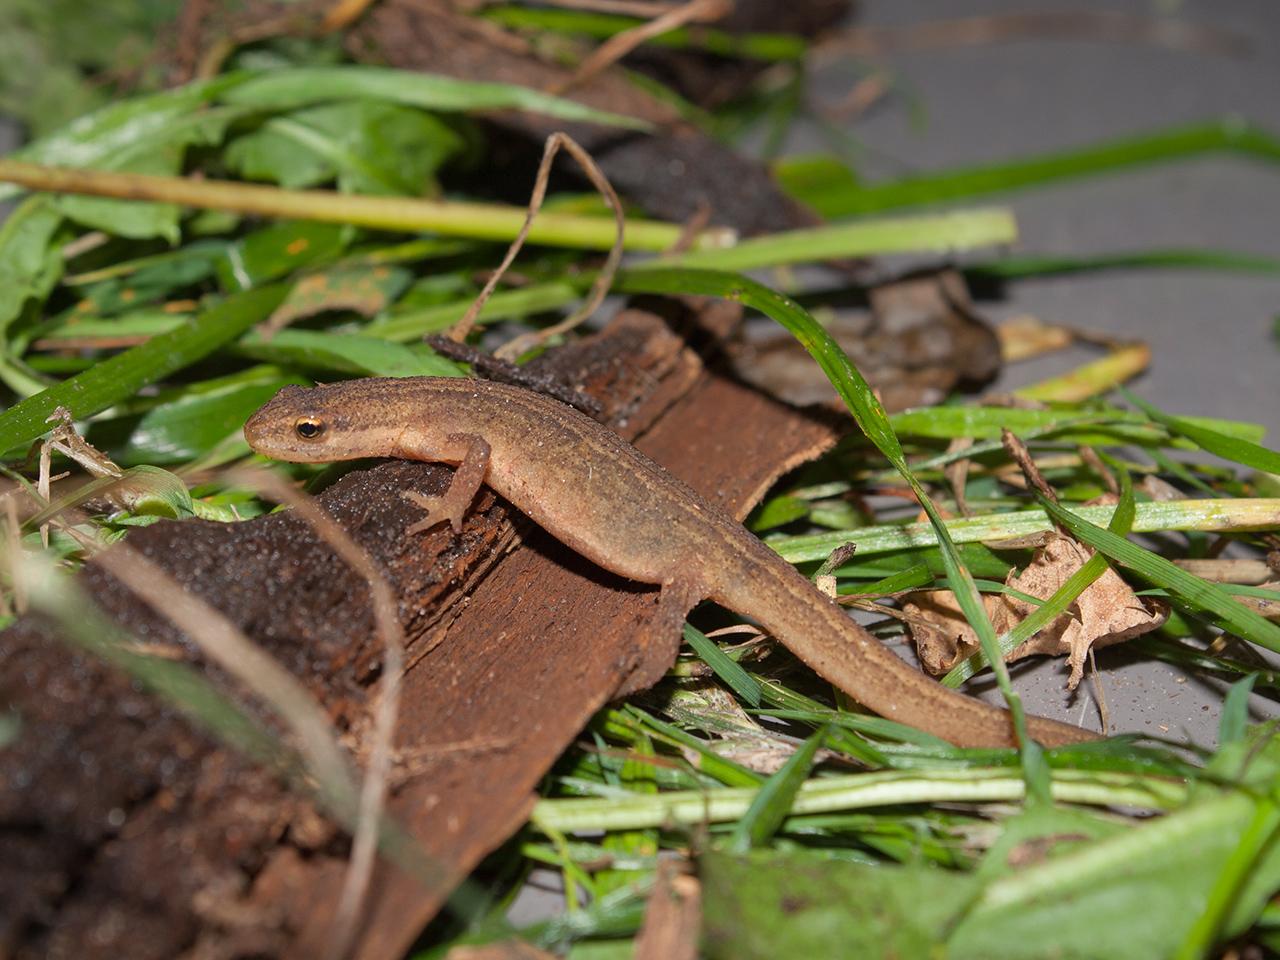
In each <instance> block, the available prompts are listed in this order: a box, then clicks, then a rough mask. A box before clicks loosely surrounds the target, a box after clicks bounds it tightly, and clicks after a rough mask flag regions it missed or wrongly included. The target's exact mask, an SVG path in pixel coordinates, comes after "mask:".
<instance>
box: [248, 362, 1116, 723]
mask: <svg viewBox="0 0 1280 960" xmlns="http://www.w3.org/2000/svg"><path fill="white" fill-rule="evenodd" d="M244 433H245V439H247V440H248V442H249V445H250V446H252V447H253V448H254V449H255V450H256V451H258V452H259V453H262V454H265V455H266V456H269V457H274V458H276V459H280V460H292V461H300V462H327V461H332V460H352V459H357V458H362V457H402V458H406V459H411V460H426V461H432V462H441V463H449V464H454V465H461V466H460V469H459V470H458V472H457V474H456V475H455V479H454V482H453V485H452V486H451V487H450V489H449V491H448V492H447V493H446V494H445V495H444V496H443V497H438V498H426V497H422V496H421V495H412V496H411V499H414V501H415V502H417V503H420V504H421V505H422V506H424V507H425V508H427V510H428V513H429V516H428V519H427V520H426V521H424V523H422V524H418V525H415V527H416V528H422V527H425V526H432V525H434V524H436V523H440V522H444V521H446V520H447V521H449V522H451V523H452V524H453V526H454V528H455V529H458V528H459V526H460V524H461V520H462V515H463V513H464V512H465V510H466V508H467V506H468V505H469V504H470V502H471V500H472V498H473V497H474V495H475V491H476V489H477V488H478V487H479V485H480V483H481V482H484V483H487V484H488V485H489V486H490V487H492V488H493V489H494V490H495V491H497V492H498V493H499V494H501V495H502V496H503V497H505V498H506V499H507V500H509V501H511V503H513V504H514V505H515V506H516V507H518V508H519V509H520V510H521V511H523V512H524V513H525V514H527V515H528V516H529V517H530V518H532V519H533V520H534V521H535V522H536V523H538V524H539V525H540V526H541V527H543V528H544V529H545V530H547V531H548V532H549V533H551V534H552V535H553V536H555V537H556V539H558V540H560V541H561V542H562V543H564V544H565V545H566V546H568V547H570V548H571V549H573V550H575V551H577V552H578V553H581V554H582V555H583V556H585V557H587V558H589V559H590V560H592V561H593V562H595V563H597V564H599V565H600V566H601V567H604V568H605V569H606V570H610V571H612V572H613V573H616V574H619V575H621V576H624V577H628V578H630V579H633V580H638V581H640V582H642V583H653V584H658V585H660V586H661V588H662V591H661V594H660V603H661V598H662V597H667V598H670V602H671V609H673V610H677V608H678V613H677V615H678V616H683V613H684V611H685V609H687V607H688V606H689V605H691V604H692V603H693V602H695V601H697V600H699V599H702V598H710V599H712V600H714V601H716V602H717V603H720V604H722V605H724V606H726V607H728V608H729V609H731V610H734V611H736V612H738V613H740V614H743V615H744V616H747V617H750V618H752V619H753V620H755V621H756V622H758V623H759V624H760V626H761V627H763V628H764V629H765V630H767V631H768V632H769V633H770V634H772V635H773V636H774V637H776V638H777V639H778V640H780V641H781V642H782V643H783V644H785V645H786V646H787V648H788V649H789V650H791V652H792V653H794V654H795V655H796V656H798V657H799V658H800V659H801V660H803V661H804V662H805V663H807V664H808V665H809V666H811V667H812V668H813V669H814V670H815V671H817V672H818V673H819V674H821V675H822V676H823V677H825V678H826V679H827V680H829V681H830V682H831V683H833V684H835V685H836V686H838V687H839V688H840V689H842V690H844V691H845V692H846V693H848V694H849V695H850V696H851V697H853V698H854V699H855V700H857V701H858V702H859V703H861V704H863V705H864V706H866V707H868V708H869V709H871V710H874V711H875V712H876V713H879V714H880V715H882V716H885V717H888V718H890V719H893V720H897V721H899V722H901V723H905V724H909V725H911V726H913V727H917V728H919V729H921V730H926V731H928V732H930V733H933V734H935V735H937V736H940V737H943V738H945V739H947V740H949V741H951V742H952V743H956V744H959V745H962V746H988V747H989V746H1007V745H1010V744H1011V743H1012V742H1013V734H1012V724H1011V722H1010V718H1009V714H1008V713H1007V712H1006V711H1004V710H1001V709H998V708H996V707H992V706H989V705H987V704H985V703H981V702H979V701H977V700H974V699H972V698H970V697H966V696H964V695H962V694H959V693H956V692H955V691H953V690H949V689H947V688H945V687H943V686H941V685H940V684H938V683H936V682H934V681H933V680H931V679H929V678H928V677H926V676H924V675H923V674H921V673H919V672H918V671H916V670H914V669H913V668H912V667H910V666H909V665H908V664H906V663H904V662H903V661H902V660H901V659H899V658H898V657H897V656H895V655H894V654H893V653H892V652H890V651H889V650H887V649H885V648H884V647H883V646H881V644H880V643H879V642H878V641H877V640H876V639H875V638H874V637H872V636H871V635H870V634H869V633H867V631H866V630H864V629H863V628H862V627H861V626H859V625H858V624H857V623H855V622H854V621H853V620H851V619H850V618H849V617H848V616H847V615H846V614H845V613H844V611H842V610H841V609H840V608H839V607H838V606H837V605H836V604H834V603H833V602H831V601H830V600H829V599H828V598H826V597H825V596H823V595H822V594H821V593H819V592H818V591H817V590H816V589H815V588H814V587H813V585H812V584H811V583H810V582H809V581H808V580H807V579H805V577H804V576H802V575H801V574H800V573H798V572H797V571H796V570H795V568H793V567H792V566H791V565H790V564H788V563H787V562H786V561H784V560H783V559H782V558H780V557H779V556H778V555H777V554H775V553H774V552H773V551H772V550H770V549H769V548H768V547H766V546H765V545H764V544H762V543H761V542H760V541H759V540H757V539H756V538H755V537H754V536H752V535H751V534H750V533H749V532H747V530H746V529H744V528H743V526H742V525H741V524H740V523H738V522H737V521H736V520H734V519H733V518H732V517H730V516H728V515H726V514H725V513H723V512H722V511H721V510H720V509H718V508H717V507H715V506H713V505H712V504H710V503H708V502H707V501H706V500H704V499H703V498H702V497H701V496H700V495H699V494H698V493H696V492H695V491H694V490H692V489H690V488H689V487H688V486H686V485H685V484H684V483H682V482H681V481H680V480H678V479H676V478H675V477H673V476H672V475H671V474H669V473H668V472H667V471H666V470H664V469H663V468H662V467H660V466H659V465H658V464H656V463H654V462H653V461H652V460H650V459H649V458H648V457H646V456H645V455H644V454H642V453H640V452H639V451H638V450H636V449H635V448H634V447H632V446H631V445H630V444H628V443H627V442H626V441H624V440H622V439H621V438H619V437H618V436H617V435H616V434H614V433H612V432H611V431H609V430H608V429H606V428H605V427H602V426H601V425H600V424H598V423H596V422H595V421H594V420H591V419H590V418H588V417H586V416H584V415H582V414H580V413H578V412H577V411H576V410H574V409H572V408H571V407H568V406H566V405H564V404H562V403H560V402H559V401H556V400H552V399H550V398H548V397H545V396H542V395H540V394H536V393H532V392H529V391H527V390H522V389H520V388H517V387H511V386H506V385H504V384H499V383H490V382H487V381H481V380H466V379H457V378H448V377H444V378H437V377H415V378H403V379H389V380H384V379H369V380H352V381H348V382H345V383H337V384H331V385H328V386H322V387H315V388H312V389H304V388H301V387H285V388H284V389H283V390H282V391H281V392H280V393H279V394H278V395H277V396H276V397H275V398H274V399H273V400H271V401H270V402H269V403H268V404H267V405H266V406H264V407H263V408H262V409H261V410H259V411H258V412H257V413H256V414H254V415H253V417H251V418H250V420H249V422H248V423H247V424H245V428H244ZM486 458H487V462H486ZM411 529H412V528H411ZM1028 722H1029V724H1030V729H1031V733H1032V735H1033V736H1034V737H1035V738H1036V739H1037V740H1039V741H1040V742H1041V743H1044V744H1046V745H1050V746H1052V745H1058V744H1064V743H1073V742H1077V741H1081V740H1088V739H1093V737H1094V735H1093V734H1091V733H1089V732H1087V731H1085V730H1082V729H1080V728H1078V727H1073V726H1070V725H1069V724H1063V723H1057V722H1055V721H1052V720H1046V719H1041V718H1038V717H1031V718H1028Z"/></svg>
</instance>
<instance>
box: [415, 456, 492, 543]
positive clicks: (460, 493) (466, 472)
mask: <svg viewBox="0 0 1280 960" xmlns="http://www.w3.org/2000/svg"><path fill="white" fill-rule="evenodd" d="M449 439H450V440H455V441H457V442H459V443H465V444H466V446H467V452H466V455H465V456H464V457H463V458H462V462H461V463H459V464H458V467H457V469H456V470H454V472H453V479H452V480H451V481H450V482H449V489H448V490H446V491H445V492H444V493H442V494H439V495H438V496H433V497H432V496H427V495H426V494H423V493H418V492H417V491H414V490H406V491H405V492H404V493H403V494H401V496H403V497H404V498H405V499H406V500H408V501H409V502H411V503H415V504H417V505H418V506H420V507H421V508H422V509H423V510H425V511H427V515H426V517H425V518H423V519H422V520H419V521H418V522H417V523H415V524H413V525H412V526H411V527H409V529H407V530H406V531H405V533H406V534H413V533H420V532H421V531H423V530H430V529H431V528H432V527H434V526H436V525H437V524H441V523H444V522H445V521H448V523H449V524H450V525H451V526H452V527H453V532H454V533H462V518H463V517H465V516H466V515H467V509H468V508H469V507H470V506H471V504H472V502H473V501H474V500H475V498H476V492H477V491H478V490H479V489H480V485H481V484H482V483H484V477H485V474H486V473H487V472H488V470H489V443H488V441H487V440H485V439H484V437H478V436H475V435H473V434H458V435H455V436H451V437H449Z"/></svg>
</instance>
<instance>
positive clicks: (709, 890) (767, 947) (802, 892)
mask: <svg viewBox="0 0 1280 960" xmlns="http://www.w3.org/2000/svg"><path fill="white" fill-rule="evenodd" d="M698 872H699V875H700V877H701V878H702V896H703V938H704V941H703V945H704V951H705V956H707V957H708V958H709V960H757V958H759V960H777V958H781V957H796V958H800V957H812V958H815V960H817V958H819V957H820V958H822V960H869V958H875V957H884V958H889V957H921V958H923V957H929V956H932V955H933V951H934V950H935V948H936V945H937V944H939V943H941V942H942V941H943V940H945V938H946V934H947V932H948V930H949V929H950V927H951V926H952V924H953V923H954V922H955V920H956V919H957V918H958V917H959V916H960V915H961V913H962V911H963V909H964V907H965V905H966V904H967V903H968V901H969V899H970V898H971V897H972V896H973V894H974V892H975V891H976V889H977V884H976V883H975V882H974V880H973V878H971V877H968V876H966V875H965V874H963V873H955V872H951V871H946V870H940V869H938V868H936V867H923V866H896V865H892V864H885V865H879V866H870V865H868V864H865V863H852V862H848V861H846V860H843V859H840V858H839V857H838V856H836V855H834V854H832V853H828V852H825V851H817V850H790V851H786V852H782V851H766V850H753V851H751V852H750V853H747V854H741V855H732V854H729V853H718V852H712V853H708V854H707V855H705V856H703V857H702V858H701V859H700V860H699V868H698ZM1001 955H1002V954H1000V953H999V952H998V951H997V952H996V953H993V954H991V956H1001Z"/></svg>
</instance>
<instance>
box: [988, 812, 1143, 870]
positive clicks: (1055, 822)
mask: <svg viewBox="0 0 1280 960" xmlns="http://www.w3.org/2000/svg"><path fill="white" fill-rule="evenodd" d="M1126 829H1128V825H1127V824H1125V823H1123V822H1120V821H1118V820H1116V819H1112V818H1107V817H1102V816H1098V815H1097V814H1096V813H1094V812H1093V811H1091V810H1088V809H1086V808H1084V807H1070V806H1066V805H1061V806H1051V807H1029V808H1027V809H1026V810H1023V811H1021V812H1019V813H1017V814H1015V815H1014V816H1012V817H1010V818H1009V819H1007V820H1005V821H1003V822H1002V823H1001V830H1000V836H999V837H997V838H996V841H995V843H993V844H992V845H991V846H990V847H989V848H987V851H986V853H984V854H983V856H982V862H981V863H980V864H979V865H978V870H977V876H978V877H979V878H980V879H981V880H982V881H983V882H984V883H990V882H991V881H993V880H996V879H998V878H1000V877H1008V876H1012V875H1014V874H1016V873H1017V871H1018V866H1017V864H1019V863H1025V862H1026V861H1028V860H1031V861H1032V862H1034V861H1037V860H1045V859H1048V858H1051V857H1058V856H1062V855H1063V854H1064V853H1067V852H1068V851H1071V850H1075V849H1077V848H1078V847H1079V846H1080V845H1081V844H1084V843H1089V842H1090V841H1093V840H1101V839H1103V838H1105V837H1111V836H1115V835H1116V834H1118V833H1122V832H1124V831H1125V830H1126Z"/></svg>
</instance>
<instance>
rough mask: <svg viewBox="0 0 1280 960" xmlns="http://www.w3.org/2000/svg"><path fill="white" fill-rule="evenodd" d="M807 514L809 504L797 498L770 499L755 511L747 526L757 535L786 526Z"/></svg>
mask: <svg viewBox="0 0 1280 960" xmlns="http://www.w3.org/2000/svg"><path fill="white" fill-rule="evenodd" d="M808 513H809V504H808V503H806V502H805V501H804V500H801V499H800V498H799V497H790V496H781V497H771V498H769V499H768V500H766V501H765V502H764V503H763V504H762V505H761V506H760V508H759V509H758V510H756V511H755V513H754V514H753V515H752V517H751V519H750V520H749V521H748V522H747V526H748V527H749V528H750V529H751V530H752V532H754V533H757V534H759V533H763V532H764V531H765V530H772V529H773V528H774V527H782V526H786V525H787V524H788V523H791V522H792V521H794V520H799V519H800V518H801V517H804V516H807V515H808Z"/></svg>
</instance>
